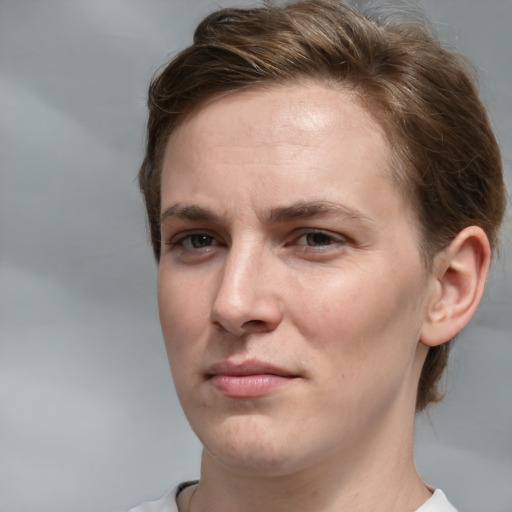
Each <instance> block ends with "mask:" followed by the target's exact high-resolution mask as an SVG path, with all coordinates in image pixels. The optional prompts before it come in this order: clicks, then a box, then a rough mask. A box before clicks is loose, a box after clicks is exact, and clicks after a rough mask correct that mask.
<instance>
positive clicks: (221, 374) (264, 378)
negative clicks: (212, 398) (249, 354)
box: [207, 360, 298, 398]
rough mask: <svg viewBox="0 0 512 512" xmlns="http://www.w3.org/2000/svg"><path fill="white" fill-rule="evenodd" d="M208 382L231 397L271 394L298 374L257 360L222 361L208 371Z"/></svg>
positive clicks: (253, 396)
mask: <svg viewBox="0 0 512 512" xmlns="http://www.w3.org/2000/svg"><path fill="white" fill-rule="evenodd" d="M207 377H208V382H209V383H210V384H211V385H212V386H213V387H214V389H215V390H216V391H218V392H219V393H221V394H222V395H224V396H226V397H229V398H258V397H263V396H266V395H270V394H272V393H274V392H276V391H277V390H278V389H280V388H282V387H283V386H285V385H287V384H289V383H290V382H291V381H293V380H294V379H296V378H297V377H298V375H295V374H293V373H291V372H290V371H288V370H286V369H284V368H280V367H277V366H274V365H272V364H268V363H265V362H261V361H257V360H247V361H244V362H242V363H234V362H232V361H221V362H218V363H215V364H213V365H211V366H210V367H209V368H208V371H207Z"/></svg>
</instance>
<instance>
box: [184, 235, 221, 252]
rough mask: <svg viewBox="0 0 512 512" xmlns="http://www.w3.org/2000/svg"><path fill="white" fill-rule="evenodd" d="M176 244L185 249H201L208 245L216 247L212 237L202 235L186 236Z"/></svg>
mask: <svg viewBox="0 0 512 512" xmlns="http://www.w3.org/2000/svg"><path fill="white" fill-rule="evenodd" d="M177 243H178V244H179V245H181V246H182V247H185V248H186V249H201V248H202V247H209V246H210V245H218V244H217V243H216V240H215V238H213V236H210V235H206V234H204V233H196V234H192V235H187V236H185V237H183V238H181V239H180V240H179V241H178V242H177Z"/></svg>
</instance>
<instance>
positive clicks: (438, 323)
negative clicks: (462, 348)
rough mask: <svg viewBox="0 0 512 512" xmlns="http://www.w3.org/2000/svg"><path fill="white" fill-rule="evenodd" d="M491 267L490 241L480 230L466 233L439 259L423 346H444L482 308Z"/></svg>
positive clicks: (475, 229) (436, 262)
mask: <svg viewBox="0 0 512 512" xmlns="http://www.w3.org/2000/svg"><path fill="white" fill-rule="evenodd" d="M490 263H491V247H490V244H489V239H488V238H487V235H486V234H485V232H484V231H483V229H481V228H479V227H477V226H470V227H467V228H465V229H463V230H462V231H461V232H460V233H459V234H458V235H457V236H456V237H455V238H454V239H453V240H452V242H451V243H450V245H449V246H448V247H447V248H446V249H443V250H442V251H440V252H439V253H438V254H437V255H436V257H435V258H434V262H433V268H432V274H431V276H432V293H431V295H430V297H429V302H428V304H427V314H426V319H425V323H424V325H423V329H422V331H421V337H420V342H421V343H423V344H424V345H427V346H429V347H434V346H436V345H441V344H442V343H445V342H447V341H449V340H451V339H452V338H453V337H454V336H455V335H456V334H457V333H458V332H459V331H461V330H462V329H463V328H464V327H465V326H466V324H467V323H468V322H469V321H470V319H471V317H472V316H473V314H474V313H475V311H476V309H477V307H478V304H480V299H481V298H482V295H483V292H484V287H485V281H486V279H487V273H488V271H489V266H490Z"/></svg>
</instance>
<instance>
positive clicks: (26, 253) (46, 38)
mask: <svg viewBox="0 0 512 512" xmlns="http://www.w3.org/2000/svg"><path fill="white" fill-rule="evenodd" d="M248 3H249V2H245V5H247V4H248ZM233 4H234V2H228V1H222V0H219V1H211V0H200V1H199V0H194V1H190V0H189V1H187V0H87V1H85V0H83V1H79V0H1V1H0V66H1V67H0V72H1V74H0V123H1V124H0V158H1V162H0V164H1V168H0V170H1V171H0V172H1V174H0V336H1V341H0V512H32V511H35V510H37V511H38V512H64V511H66V512H116V511H119V510H122V509H123V508H127V507H129V506H133V505H135V504H136V503H138V502H140V501H143V500H146V499H149V498H156V497H158V496H159V495H161V494H162V493H163V492H164V491H165V490H166V489H167V488H169V487H172V486H174V485H175V484H176V483H177V482H179V481H182V480H185V479H189V478H194V477H196V476H197V474H198V468H199V455H200V447H199V445H198V442H197V441H196V440H195V438H194V436H193V435H192V434H191V433H190V431H189V428H188V426H187V423H186V420H185V419H184V417H183V415H182V413H181V411H180V409H179V405H178V403H177V400H176V398H175V396H174V391H173V388H172V383H171V377H170V372H169V370H168V367H167V360H166V354H165V351H164V346H163V342H162V341H161V334H160V328H159V325H158V318H157V309H156V299H155V280H156V268H155V265H154V262H153V259H152V254H151V250H150V248H149V246H148V244H147V237H146V233H145V221H144V216H143V210H142V204H141V200H140V198H139V195H138V190H137V187H136V183H135V176H136V173H137V168H138V165H139V163H140V160H141V154H142V147H143V137H144V123H145V119H146V110H145V97H146V90H147V86H148V83H149V80H150V78H151V76H152V74H153V73H154V72H155V70H156V69H157V68H158V67H159V66H160V65H161V64H163V63H164V62H165V61H167V60H169V59H170V58H171V57H172V56H173V55H174V54H175V53H176V51H177V50H179V49H180V48H182V47H183V46H185V45H187V44H189V43H190V41H191V37H192V32H193V29H194V27H195V26H196V25H197V23H198V22H199V21H200V20H201V19H202V17H203V16H204V15H205V14H207V13H208V12H210V11H211V10H213V9H214V8H216V7H218V6H226V5H233ZM238 4H239V5H243V4H244V3H243V2H238ZM422 4H423V6H424V7H425V9H426V11H427V12H428V13H429V15H430V16H431V17H432V19H433V20H434V22H435V23H436V25H437V28H438V31H439V33H440V35H441V37H442V39H443V40H445V41H446V42H447V43H448V44H450V45H452V46H455V47H457V48H458V49H460V50H461V51H462V52H464V53H466V54H467V55H469V56H470V57H471V58H472V59H473V60H474V62H475V63H476V65H477V66H478V68H479V75H480V83H481V89H482V94H483V96H484V98H485V101H486V104H487V105H488V107H489V109H490V113H491V117H492V121H493V123H494V126H495V128H496V131H497V135H498V138H499V140H500V142H501V144H502V148H503V157H504V162H505V168H506V173H507V180H508V184H509V189H510V188H511V182H512V179H511V162H512V144H511V141H512V93H511V91H512V56H511V55H512V1H511V0H486V1H485V2H484V1H478V0H424V1H423V2H422ZM509 217H510V213H509ZM511 239H512V236H511V229H510V220H509V221H508V222H507V224H506V226H505V229H504V232H503V247H502V255H501V259H500V260H499V261H498V262H497V264H496V265H495V268H494V273H493V275H492V277H491V279H490V282H489V287H488V291H487V294H486V296H485V299H484V301H483V304H482V306H481V309H480V310H479V312H478V314H477V316H476V318H475V320H474V321H473V322H472V324H471V325H470V327H469V328H467V329H466V331H465V332H464V333H463V334H462V335H461V336H460V338H459V340H458V342H457V345H456V346H455V349H454V351H453V355H452V361H451V365H450V369H449V372H448V380H447V389H448V394H447V397H446V399H445V401H444V402H443V403H442V404H441V405H439V406H436V407H434V408H432V409H431V410H430V412H429V413H428V414H426V415H423V416H422V417H421V418H420V422H419V425H418V428H417V459H418V465H419V467H420V469H421V471H422V473H423V475H424V477H425V479H426V480H427V481H428V482H429V483H431V484H433V485H435V486H439V487H441V488H442V489H444V490H445V492H446V493H447V494H448V495H449V497H450V498H451V500H452V501H453V502H454V503H455V504H456V505H457V506H458V507H460V509H461V510H462V511H467V512H473V511H485V512H510V511H511V510H512V370H511V368H512V343H511V338H512V334H511V333H512V308H511V298H512V263H511V260H512V243H511Z"/></svg>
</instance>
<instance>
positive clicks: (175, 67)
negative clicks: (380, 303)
mask: <svg viewBox="0 0 512 512" xmlns="http://www.w3.org/2000/svg"><path fill="white" fill-rule="evenodd" d="M302 79H313V80H315V79H316V80H321V81H324V82H326V83H330V84H333V85H341V86H343V87H346V88H349V89H350V90H352V91H353V92H354V93H356V94H357V95H358V97H359V98H360V100H361V102H362V103H363V105H365V106H366V107H367V108H368V110H369V111H370V112H371V113H372V114H373V115H374V116H375V117H376V119H377V120H378V121H379V122H380V123H381V125H382V126H383V128H384V129H385V131H386V134H387V137H388V140H389V148H390V153H391V164H392V166H394V169H393V176H394V178H395V179H396V182H397V184H398V185H399V186H400V188H401V190H402V191H403V192H404V194H405V195H406V196H407V197H408V198H409V202H410V204H411V206H412V208H413V210H414V212H415V214H416V216H417V218H418V219H419V223H420V226H421V231H422V232H421V252H422V256H423V258H424V261H425V262H426V264H427V265H429V264H430V262H431V261H432V258H433V256H434V255H435V254H436V253H437V252H438V251H439V250H440V249H442V248H443V247H445V246H447V245H448V244H449V243H450V241H451V240H452V239H453V238H454V237H455V236H456V234H457V233H458V232H460V231H461V230H462V229H464V228H465V227H467V226H470V225H477V226H480V227H482V228H483V229H484V230H485V232H486V233H487V236H488V237H489V240H490V242H491V245H492V246H494V245H495V243H496V239H497V231H498V229H499V225H500V223H501V219H502V217H503V214H504V210H505V204H506V192H505V185H504V181H503V175H502V166H501V157H500V151H499V148H498V145H497V142H496V139H495V136H494V134H493V131H492V129H491V127H490V124H489V120H488V118H487V114H486V111H485V108H484V106H483V105H482V103H481V101H480V100H479V98H478V91H477V88H476V85H475V80H474V77H473V71H472V68H471V67H470V66H469V65H468V63H467V62H466V60H465V59H464V58H463V57H461V56H460V55H458V54H457V53H455V52H453V51H449V50H447V49H445V48H444V47H443V46H442V45H441V44H440V42H439V41H438V39H437V38H436V37H435V36H434V35H433V34H432V33H431V31H430V30H429V29H428V28H427V27H426V25H425V24H422V23H418V22H414V21H404V20H403V19H401V20H399V21H398V22H394V21H391V18H386V17H382V16H377V17H373V18H372V17H369V16H368V15H365V14H363V13H360V12H358V11H356V10H354V9H353V8H351V7H349V6H347V5H345V4H343V3H341V2H338V1H335V0H304V1H299V2H296V3H293V4H290V5H288V6H285V7H276V6H273V5H270V4H265V5H264V6H263V7H260V8H254V9H223V10H220V11H218V12H215V13H213V14H211V15H210V16H208V17H207V18H205V19H204V20H203V21H202V22H201V23H200V25H199V26H198V27H197V29H196V32H195V34H194V43H193V44H192V45H191V46H190V47H188V48H186V49H185V50H183V51H182V52H181V53H179V54H178V55H177V56H176V57H175V58H174V60H173V61H172V62H171V63H170V64H169V65H168V66H167V67H166V68H165V69H164V70H163V71H162V72H161V73H160V74H159V75H158V76H157V77H156V78H155V79H154V80H153V82H152V83H151V86H150V90H149V120H148V126H147V146H146V155H145V158H144V162H143V164H142V167H141V169H140V173H139V184H140V187H141V190H142V192H143V195H144V199H145V204H146V208H147V214H148V219H149V228H150V235H151V241H152V244H153V250H154V253H155V257H156V258H157V260H158V259H159V255H160V222H159V218H160V167H161V160H162V156H163V152H164V149H165V147H166V144H167V141H168V138H169V136H170V134H171V133H172V131H173V129H174V128H175V127H176V126H177V124H179V123H180V122H181V121H182V120H183V118H184V116H186V115H187V114H188V113H190V112H191V111H192V110H194V109H197V108H199V107H200V106H201V105H202V104H203V103H204V102H205V101H206V100H209V99H211V98H212V97H214V96H216V95H219V94H222V93H228V92H229V91H234V90H238V89H242V88H248V87H255V86H259V85H260V86H261V85H269V84H279V83H286V82H296V81H299V80H302ZM448 348H449V343H445V344H444V345H441V346H439V347H435V348H432V349H430V350H429V353H428V355H427V359H426V361H425V364H424V367H423V370H422V374H421V378H420V383H419V388H418V395H417V410H422V409H423V408H425V406H426V405H427V404H428V403H430V402H435V401H438V400H439V399H440V398H441V396H442V393H440V391H439V389H438V382H439V378H440V377H441V375H442V373H443V370H444V368H445V366H446V362H447V357H448Z"/></svg>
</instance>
